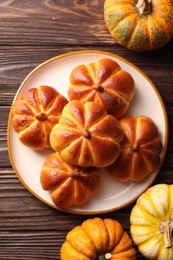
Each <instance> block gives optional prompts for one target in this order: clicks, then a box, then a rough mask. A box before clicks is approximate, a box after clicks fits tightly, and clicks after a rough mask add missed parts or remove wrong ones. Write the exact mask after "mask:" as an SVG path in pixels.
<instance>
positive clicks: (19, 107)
mask: <svg viewBox="0 0 173 260" xmlns="http://www.w3.org/2000/svg"><path fill="white" fill-rule="evenodd" d="M67 103H68V101H67V99H66V98H65V97H63V96H62V95H60V94H59V93H58V91H56V89H54V88H52V87H49V86H40V87H39V88H31V89H29V90H28V91H27V92H26V93H25V94H24V95H23V96H22V97H21V98H20V99H19V100H17V101H16V102H15V103H14V105H13V127H14V130H15V131H16V132H17V133H18V136H19V140H20V141H21V142H22V143H23V144H24V145H27V146H29V147H31V148H32V149H35V150H41V149H43V148H45V147H50V142H49V136H50V131H51V130H52V127H53V126H54V125H55V124H56V123H58V121H59V117H60V115H61V112H62V109H63V107H64V106H65V105H66V104H67Z"/></svg>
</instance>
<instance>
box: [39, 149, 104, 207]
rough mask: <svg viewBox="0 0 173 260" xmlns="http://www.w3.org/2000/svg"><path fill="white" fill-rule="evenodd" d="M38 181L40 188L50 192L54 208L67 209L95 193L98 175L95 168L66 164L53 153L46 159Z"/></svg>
mask: <svg viewBox="0 0 173 260" xmlns="http://www.w3.org/2000/svg"><path fill="white" fill-rule="evenodd" d="M40 181H41V185H42V188H43V189H44V190H49V191H50V192H51V198H52V201H53V202H54V204H55V205H56V206H58V207H59V208H69V207H71V206H75V205H81V204H83V203H84V202H86V201H87V200H88V198H89V197H90V196H91V195H93V194H94V193H95V192H96V190H97V189H98V187H99V183H100V175H99V174H98V170H97V169H96V168H92V167H87V168H83V167H79V166H73V165H70V164H67V163H66V162H65V161H64V160H63V159H62V158H61V156H60V155H59V153H54V154H50V155H49V156H48V157H47V158H46V160H45V162H44V164H43V166H42V170H41V175H40Z"/></svg>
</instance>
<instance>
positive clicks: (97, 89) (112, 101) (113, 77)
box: [68, 59, 135, 118]
mask: <svg viewBox="0 0 173 260" xmlns="http://www.w3.org/2000/svg"><path fill="white" fill-rule="evenodd" d="M70 84H71V85H70V87H69V89H68V96H69V99H70V100H75V99H76V100H83V101H84V102H86V101H96V102H97V103H99V104H101V105H103V106H104V107H105V109H106V110H107V112H108V114H111V115H113V116H115V117H116V118H121V117H122V116H123V115H124V114H125V113H126V111H127V109H128V107H129V104H130V102H131V100H132V98H133V96H134V92H135V86H134V80H133V78H132V76H131V75H130V74H129V73H128V72H126V71H124V70H121V68H120V66H119V65H118V64H117V63H116V62H115V61H113V60H111V59H101V60H98V61H97V62H96V63H91V64H89V65H87V66H85V65H79V66H78V67H76V68H74V69H73V71H72V72H71V75H70Z"/></svg>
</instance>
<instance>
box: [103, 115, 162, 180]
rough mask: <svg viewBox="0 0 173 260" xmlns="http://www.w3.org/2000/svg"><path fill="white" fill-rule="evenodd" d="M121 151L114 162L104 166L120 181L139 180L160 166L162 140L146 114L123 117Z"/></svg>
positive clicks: (121, 121) (121, 123)
mask: <svg viewBox="0 0 173 260" xmlns="http://www.w3.org/2000/svg"><path fill="white" fill-rule="evenodd" d="M119 122H120V125H121V127H122V129H123V131H124V134H125V135H124V139H123V141H122V143H121V152H120V155H119V157H118V159H117V160H116V162H115V163H113V164H112V165H110V166H108V167H106V170H107V172H109V173H110V174H111V175H112V177H114V178H115V179H116V180H120V181H127V180H131V181H140V180H143V179H144V178H145V177H146V176H148V175H149V174H150V173H152V172H155V171H156V170H157V169H158V168H159V166H160V161H161V160H160V153H161V150H162V142H161V138H160V136H159V133H158V129H157V126H156V124H155V123H154V122H153V120H152V119H150V118H148V117H146V116H134V117H133V116H131V117H124V118H122V119H121V120H120V121H119Z"/></svg>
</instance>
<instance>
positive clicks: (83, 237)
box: [61, 217, 136, 260]
mask: <svg viewBox="0 0 173 260" xmlns="http://www.w3.org/2000/svg"><path fill="white" fill-rule="evenodd" d="M67 259H69V260H96V259H100V260H104V259H111V260H115V259H127V260H133V259H136V251H135V249H134V248H133V246H132V240H131V238H130V237H129V236H128V234H127V233H126V232H125V231H124V230H123V228H122V226H121V224H120V223H119V222H117V221H116V220H113V219H110V218H106V219H101V218H98V217H96V218H94V219H87V220H85V221H84V222H83V223H82V224H81V225H80V226H77V227H75V228H73V229H72V230H71V231H70V232H69V233H68V234H67V236H66V241H65V242H64V243H63V245H62V247H61V260H67Z"/></svg>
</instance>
